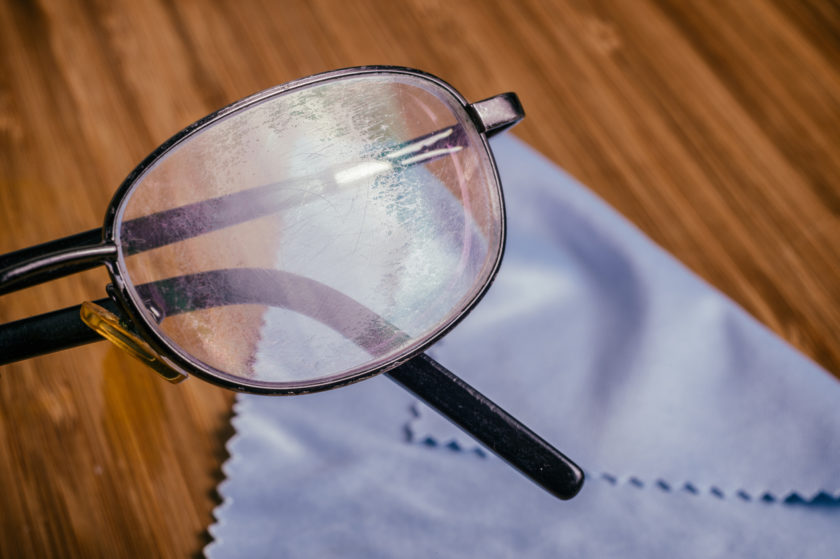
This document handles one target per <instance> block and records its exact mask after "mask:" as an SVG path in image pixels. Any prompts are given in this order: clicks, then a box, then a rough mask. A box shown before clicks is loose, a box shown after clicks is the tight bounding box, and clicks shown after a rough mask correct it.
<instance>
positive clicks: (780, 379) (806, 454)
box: [205, 135, 840, 559]
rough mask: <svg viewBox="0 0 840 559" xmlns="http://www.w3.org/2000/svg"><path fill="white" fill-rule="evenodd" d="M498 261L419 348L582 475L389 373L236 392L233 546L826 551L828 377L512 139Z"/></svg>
mask: <svg viewBox="0 0 840 559" xmlns="http://www.w3.org/2000/svg"><path fill="white" fill-rule="evenodd" d="M493 149H494V153H495V154H496V158H497V162H498V164H499V170H500V173H501V177H502V183H503V185H504V188H505V199H506V202H507V215H508V244H507V250H506V254H505V260H504V262H503V264H502V269H501V271H500V273H499V276H498V278H497V280H496V282H495V283H494V285H493V287H492V288H491V289H490V291H489V293H488V294H487V296H486V297H485V298H484V300H483V301H482V302H481V303H480V304H479V305H478V307H477V308H476V310H474V311H473V313H472V314H471V315H470V316H468V317H467V318H466V319H465V320H464V322H463V323H462V324H461V325H459V326H458V327H457V328H455V330H453V331H452V332H451V333H450V334H449V335H447V336H446V338H444V339H443V340H442V341H441V342H438V343H437V344H436V345H435V346H434V347H433V348H432V350H430V352H429V353H430V354H431V355H432V356H433V357H434V358H435V359H437V360H439V361H440V362H441V363H442V364H443V365H445V366H446V367H448V368H449V369H451V370H452V371H453V372H455V373H456V374H457V375H459V376H461V377H462V378H464V379H465V380H466V381H467V382H469V383H470V384H472V385H473V386H475V387H476V388H478V389H479V390H481V391H482V392H483V393H484V394H485V395H487V396H488V397H490V398H491V399H493V400H494V401H495V402H496V403H498V404H499V405H500V406H502V407H503V408H505V409H507V410H508V411H509V412H511V413H512V414H513V415H514V416H516V417H517V418H519V419H520V420H522V421H523V422H524V423H525V424H526V425H528V426H529V427H531V428H532V429H533V430H535V431H536V432H537V433H539V434H540V435H541V436H542V437H543V438H545V439H547V440H548V441H549V442H551V443H552V444H554V445H555V446H557V447H558V448H559V449H561V450H562V451H564V452H565V453H566V454H568V455H569V456H570V457H571V458H572V459H574V460H575V461H576V462H578V463H579V464H580V465H581V466H582V467H583V468H584V470H585V471H586V473H587V476H588V477H587V482H586V484H585V485H584V488H583V490H582V491H581V493H580V495H579V496H578V497H576V498H575V499H573V500H572V501H569V502H562V501H559V500H557V499H555V498H554V497H552V496H550V495H548V494H547V493H545V492H544V491H543V490H541V489H540V488H539V487H537V486H536V485H534V484H532V483H531V482H530V481H528V480H527V479H526V478H524V477H523V476H521V475H520V474H518V473H517V472H516V471H515V470H513V469H511V468H510V467H508V466H507V465H506V464H504V462H502V461H501V460H500V459H498V458H497V457H495V456H494V455H492V454H490V453H489V452H487V451H485V450H483V449H482V448H481V447H479V446H478V445H476V443H474V442H473V441H472V440H471V439H470V438H469V437H468V436H466V435H464V434H463V433H461V432H460V431H459V430H458V429H457V428H455V427H453V426H452V425H451V424H449V423H448V422H447V421H446V420H445V419H443V418H441V417H440V416H438V415H437V414H436V412H434V411H432V410H431V409H429V408H427V407H426V406H425V405H424V404H421V403H420V402H418V401H417V400H416V399H415V398H413V397H412V396H411V395H410V394H409V393H407V392H405V391H404V390H403V389H402V388H400V387H399V386H397V385H396V384H395V383H393V382H391V381H390V380H389V379H387V378H385V377H377V378H374V379H371V380H368V381H365V382H362V383H360V384H357V385H353V386H350V387H346V388H342V389H339V390H334V391H331V392H327V393H321V394H315V395H308V396H300V397H293V398H269V397H258V396H240V397H239V398H238V400H237V404H236V417H235V419H234V425H235V427H236V431H237V433H236V435H235V436H234V437H233V438H232V439H231V441H230V442H229V444H228V449H229V451H230V454H231V457H230V459H229V460H228V461H227V462H226V464H225V465H224V471H225V473H226V474H227V480H226V481H224V482H223V483H222V484H221V486H220V488H219V492H220V494H221V496H222V497H223V499H224V502H223V504H222V505H221V506H219V507H218V508H217V510H216V518H217V522H216V524H214V525H213V526H212V527H211V528H210V532H211V534H212V535H213V537H214V538H215V541H214V542H213V543H211V544H210V545H208V547H207V548H206V550H205V551H206V553H207V555H208V556H209V557H211V558H212V559H221V558H225V557H333V556H335V557H364V558H371V557H424V558H425V557H479V556H481V557H557V556H572V557H578V556H585V557H627V556H639V557H674V556H678V557H716V556H726V557H833V556H836V554H837V553H838V549H840V383H838V381H837V380H836V379H834V378H833V377H831V376H830V375H829V374H828V373H826V372H825V371H823V370H821V369H820V368H819V367H817V366H816V365H815V364H814V363H812V362H811V361H810V360H808V359H807V358H805V357H804V356H802V355H801V354H799V353H797V352H796V351H795V350H793V349H792V348H790V347H789V346H788V345H787V344H786V343H785V342H784V341H782V340H780V339H779V338H777V337H776V336H774V335H773V334H772V333H771V332H769V331H768V330H767V329H766V328H764V327H763V326H762V325H761V324H759V323H757V322H756V321H755V320H754V319H752V318H751V317H750V316H748V315H747V314H746V313H745V312H744V311H742V310H741V309H740V308H738V307H737V306H736V305H735V304H734V303H732V302H731V301H730V300H728V299H727V298H726V297H724V296H723V295H721V294H720V293H718V292H717V291H715V290H714V289H712V288H711V287H709V286H708V285H707V284H705V283H704V282H703V281H701V280H700V279H698V278H697V277H696V276H694V275H693V274H691V273H690V272H689V271H687V270H686V269H685V268H684V267H683V266H682V265H681V264H680V263H678V262H677V261H676V260H674V259H673V258H672V257H670V256H669V255H668V254H666V253H665V252H663V251H662V250H661V249H659V248H658V247H657V246H656V245H654V244H653V243H652V242H651V241H650V240H649V239H647V238H645V237H644V236H643V235H642V234H641V233H640V232H639V231H638V230H637V229H635V228H634V227H633V226H632V225H631V224H629V223H628V222H627V221H626V220H624V219H623V218H622V217H621V216H620V215H618V214H617V213H616V212H615V211H613V210H612V209H610V208H609V207H608V206H607V205H606V204H604V202H603V201H601V200H600V199H598V198H597V197H595V196H594V195H593V194H592V193H590V192H589V191H588V190H586V189H585V188H583V187H581V186H580V185H579V184H578V183H576V182H575V181H574V180H573V179H571V178H570V177H569V176H568V175H566V174H565V173H564V172H563V171H562V170H560V169H559V168H557V167H556V166H554V165H553V164H551V163H550V162H549V161H547V160H545V159H544V158H543V157H542V156H541V155H540V154H538V153H537V152H535V151H534V150H533V149H531V148H529V147H528V146H527V145H525V144H523V143H522V142H520V141H518V140H516V139H515V138H513V137H512V136H509V135H508V136H502V137H500V138H499V139H497V140H494V142H493Z"/></svg>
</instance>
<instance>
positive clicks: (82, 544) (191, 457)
mask: <svg viewBox="0 0 840 559" xmlns="http://www.w3.org/2000/svg"><path fill="white" fill-rule="evenodd" d="M362 64H396V65H405V66H412V67H416V68H420V69H423V70H426V71H428V72H431V73H434V74H437V75H439V76H441V77H442V78H444V79H445V80H447V81H449V82H450V83H452V84H453V85H454V86H455V87H457V88H458V89H459V90H461V92H462V93H464V95H465V96H467V97H468V98H469V99H473V100H477V99H481V98H484V97H486V96H489V95H492V94H495V93H498V92H501V91H507V90H515V91H517V92H518V93H519V95H520V97H521V99H522V101H523V104H524V106H525V108H526V111H527V112H528V117H527V118H526V120H525V121H524V122H523V124H521V125H520V126H519V127H517V128H516V129H515V133H516V134H517V135H518V136H519V137H520V138H523V139H524V140H526V141H528V142H529V143H530V144H532V145H533V146H535V147H536V148H537V149H539V150H540V151H542V152H543V153H544V154H546V155H547V156H548V157H550V158H551V159H552V160H554V161H555V162H557V163H558V164H559V165H561V166H562V167H564V168H565V169H567V170H568V171H569V172H571V173H572V174H573V175H574V176H576V177H577V178H578V179H580V180H581V181H582V182H583V183H585V184H586V185H588V186H589V187H590V188H592V190H594V191H595V192H597V193H598V194H599V195H601V196H602V197H603V198H604V199H606V200H607V201H608V202H609V203H610V204H612V205H613V206H614V207H616V208H617V209H618V210H619V211H621V212H622V213H623V214H624V215H626V216H627V217H628V218H629V219H630V220H632V221H633V222H634V223H636V224H637V225H638V226H639V227H640V228H641V229H643V230H644V231H645V232H646V233H647V234H648V235H650V236H651V237H652V238H653V240H654V241H656V242H657V243H659V244H660V245H662V246H663V247H664V248H666V249H667V250H668V251H670V252H671V253H673V254H674V255H675V256H676V257H677V258H679V259H680V260H682V261H683V262H684V263H686V264H687V265H688V266H689V267H691V269H693V270H694V271H695V272H696V273H698V274H699V275H700V276H702V277H704V278H705V279H707V280H708V281H709V282H710V283H712V284H713V285H715V286H716V287H717V288H719V289H720V290H722V291H723V292H724V293H726V294H727V295H729V296H730V297H732V298H733V299H734V300H735V301H737V302H738V303H740V304H741V305H743V306H744V307H745V308H746V309H747V310H748V311H749V312H750V313H752V314H753V315H754V316H756V317H757V318H758V319H759V320H761V321H762V322H764V323H765V324H766V325H768V326H769V327H770V328H772V329H773V330H775V331H776V332H777V333H778V334H779V335H781V336H782V337H783V338H785V339H787V340H788V341H789V342H790V343H792V344H793V345H794V346H796V347H797V348H799V349H800V350H802V351H803V352H804V353H806V354H807V355H809V356H811V357H812V358H813V359H815V360H816V361H817V362H819V363H820V364H822V365H823V366H824V367H825V368H827V369H828V370H829V371H830V372H832V373H833V374H835V375H838V374H840V342H839V341H838V340H840V242H838V241H839V240H840V219H839V218H838V214H840V7H838V4H836V3H833V2H828V1H826V2H816V1H814V2H808V1H802V2H788V1H786V0H779V1H778V2H774V1H769V0H768V1H757V0H739V1H737V2H735V1H733V2H724V1H715V2H707V1H700V0H698V1H696V2H684V1H683V0H671V1H665V0H663V1H653V0H626V1H618V0H616V1H611V2H597V1H593V2H587V1H580V2H577V1H556V2H549V1H539V0H528V1H521V0H518V1H516V2H513V1H509V0H498V1H494V2H489V1H488V2H484V1H480V0H474V1H459V0H449V1H438V0H414V1H387V0H383V1H380V2H355V1H350V0H337V1H326V0H317V1H300V2H279V1H273V0H272V1H269V0H265V1H262V2H260V1H250V0H249V1H243V2H204V1H197V0H185V1H182V2H168V1H166V0H138V1H130V2H129V1H125V2H106V1H104V0H87V1H83V2H75V1H62V0H53V1H48V0H40V1H32V2H26V1H14V0H0V144H1V145H2V147H1V148H0V253H4V252H7V251H11V250H14V249H17V248H22V247H26V246H29V245H32V244H36V243H39V242H43V241H47V240H50V239H53V238H57V237H59V236H64V235H69V234H72V233H76V232H79V231H82V230H86V229H89V228H91V227H95V226H97V225H99V224H100V223H101V222H102V220H103V217H104V209H105V207H106V204H107V203H108V202H109V200H110V197H111V195H112V193H113V191H114V190H115V189H116V187H117V185H118V184H119V183H120V182H121V180H122V179H123V178H124V177H125V175H126V174H127V173H128V172H129V171H130V170H131V169H132V168H133V167H134V166H135V165H136V164H137V163H138V162H139V161H140V159H141V158H143V157H144V156H145V155H146V154H147V153H149V152H150V151H151V150H152V149H154V148H155V147H156V146H157V145H158V144H159V143H160V142H162V141H163V140H165V139H166V138H167V137H168V136H169V135H171V134H172V133H174V132H176V131H177V130H179V129H180V128H182V127H184V126H185V125H187V124H188V123H190V122H192V121H194V120H196V119H198V118H199V117H201V116H203V115H205V114H206V113H209V112H211V111H213V110H215V109H217V108H219V107H221V106H223V105H225V104H227V103H229V102H231V101H234V100H236V99H238V98H241V97H243V96H246V95H248V94H250V93H253V92H256V91H258V90H260V89H264V88H266V87H269V86H272V85H275V84H278V83H282V82H285V81H288V80H291V79H295V78H298V77H301V76H304V75H308V74H311V73H315V72H319V71H323V70H327V69H333V68H338V67H344V66H353V65H362ZM106 283H107V277H106V274H105V272H104V270H93V271H90V272H86V273H84V274H80V275H77V276H74V277H70V278H65V279H62V280H60V281H56V282H52V283H50V284H47V285H43V286H39V287H35V288H31V289H28V290H26V291H23V292H18V293H15V294H12V295H7V296H3V297H0V321H7V320H12V319H17V318H21V317H24V316H27V315H31V314H35V313H39V312H46V311H49V310H53V309H56V308H61V307H64V306H68V305H72V304H77V303H79V302H80V301H82V300H83V299H91V298H97V297H101V296H102V295H103V293H104V291H103V288H104V285H105V284H106ZM231 402H232V395H231V394H230V393H227V392H225V391H223V390H221V389H217V388H215V387H212V386H209V385H206V384H202V383H201V382H199V381H196V380H191V381H188V382H186V383H185V384H183V385H180V386H171V385H169V384H167V383H165V382H163V381H162V380H160V379H158V378H156V377H155V376H153V375H152V374H150V373H149V372H148V371H147V370H145V369H144V368H143V367H142V366H141V365H139V364H137V363H136V362H134V361H133V360H132V359H131V358H130V357H128V356H126V355H124V354H121V353H119V352H118V351H117V350H115V349H112V348H111V347H109V345H108V344H105V343H100V344H94V345H92V346H88V347H84V348H78V349H74V350H70V351H65V352H61V353H59V354H53V355H49V356H44V357H41V358H37V359H32V360H29V361H26V362H21V363H17V364H14V365H10V366H6V367H3V368H0V494H2V495H3V497H2V504H0V557H10V558H11V557H47V556H61V557H68V556H84V557H129V556H130V557H135V556H136V557H156V556H173V557H183V556H191V555H196V554H198V553H200V549H201V547H202V546H203V545H204V544H205V543H206V542H207V541H208V536H207V534H206V531H205V530H206V527H207V525H208V524H209V523H210V522H211V520H212V516H211V511H212V508H213V506H214V505H215V504H216V502H217V501H216V496H215V493H214V490H215V486H216V484H217V482H218V481H219V480H220V479H221V478H222V474H221V471H220V465H221V463H222V461H223V460H224V458H225V451H224V442H225V440H226V439H227V437H228V436H229V435H230V434H231V428H230V426H229V418H230V414H231V411H230V406H231ZM772 411H773V410H768V413H772Z"/></svg>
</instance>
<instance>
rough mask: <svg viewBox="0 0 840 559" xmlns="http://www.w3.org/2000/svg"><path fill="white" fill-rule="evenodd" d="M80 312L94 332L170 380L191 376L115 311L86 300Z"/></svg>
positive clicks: (178, 380) (174, 381)
mask: <svg viewBox="0 0 840 559" xmlns="http://www.w3.org/2000/svg"><path fill="white" fill-rule="evenodd" d="M79 314H80V315H81V318H82V322H84V323H85V324H87V325H88V327H90V328H91V329H92V330H93V331H94V332H96V333H97V334H99V335H100V336H102V337H103V338H105V339H106V340H108V341H110V342H111V343H113V344H114V345H115V346H117V347H118V348H120V349H122V350H123V351H125V352H127V353H128V354H129V355H131V356H132V357H135V358H136V359H139V360H140V361H142V362H143V363H145V364H146V365H148V366H149V367H151V368H152V369H153V370H154V371H155V372H156V373H157V374H159V375H160V376H162V377H163V378H165V379H166V380H168V381H169V382H171V383H173V384H177V383H179V382H181V381H183V380H186V378H187V377H188V376H189V375H187V374H186V373H185V372H183V371H181V370H180V369H179V368H178V367H177V366H175V365H174V364H173V363H171V362H170V361H169V360H168V359H166V358H164V357H163V356H161V355H158V354H157V352H155V350H153V349H152V348H151V347H150V346H149V344H147V343H146V342H145V341H144V340H143V339H142V338H140V337H139V336H138V335H137V334H135V333H134V332H132V331H131V330H129V329H128V328H126V327H125V326H124V325H123V324H122V323H121V322H120V319H119V318H118V317H117V315H115V314H114V313H112V312H110V311H108V310H106V309H103V308H102V307H100V306H99V305H97V304H96V303H91V302H90V301H85V302H84V303H82V308H81V311H80V312H79Z"/></svg>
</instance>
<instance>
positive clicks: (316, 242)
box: [117, 74, 503, 383]
mask: <svg viewBox="0 0 840 559" xmlns="http://www.w3.org/2000/svg"><path fill="white" fill-rule="evenodd" d="M502 212H503V210H502V201H501V195H500V190H499V187H498V184H497V180H496V177H495V173H494V171H493V167H492V164H491V161H490V158H489V155H488V153H487V151H486V148H485V147H484V144H483V141H482V139H481V138H480V136H479V135H478V133H477V132H476V130H475V129H474V127H473V125H472V123H471V120H470V118H469V116H468V115H467V114H466V112H465V110H464V108H463V107H462V105H461V103H460V102H459V101H458V100H457V99H456V98H455V97H454V96H452V94H450V93H449V92H448V91H447V90H445V89H443V88H442V87H440V86H438V85H437V84H435V83H434V82H431V81H429V80H425V79H423V78H420V77H417V76H410V75H402V74H369V75H360V76H357V77H350V78H343V79H333V80H328V81H324V82H316V83H314V84H311V85H308V86H305V87H301V88H296V89H292V90H290V91H286V92H281V93H278V94H275V95H273V96H271V97H269V98H267V99H264V100H262V101H260V102H258V103H255V104H252V105H249V106H246V107H244V108H240V109H239V110H237V111H235V112H233V113H231V114H229V115H227V116H225V117H223V118H221V119H220V120H218V121H215V122H213V123H212V124H210V125H208V126H206V127H204V128H201V129H200V130H199V131H198V132H196V133H194V134H192V135H189V136H187V137H186V138H185V139H184V140H183V141H181V142H180V143H178V144H176V145H175V146H174V147H173V148H172V149H170V150H169V151H168V152H167V153H165V154H164V155H163V156H162V157H161V158H159V159H157V160H156V161H155V163H154V164H153V165H152V166H150V167H149V168H147V169H146V170H145V171H144V172H143V174H142V175H141V176H140V177H139V178H138V179H137V180H136V182H135V183H134V185H133V187H132V189H131V190H130V191H129V194H128V197H127V199H126V200H125V202H124V203H123V205H122V206H121V210H120V214H119V215H118V222H117V241H118V244H119V246H120V254H121V264H120V266H121V267H122V271H123V274H124V275H125V278H126V280H127V283H128V287H129V293H130V294H131V296H132V297H133V298H134V299H135V302H136V303H137V304H138V306H140V307H141V310H142V311H143V312H145V313H146V317H147V320H148V321H149V322H150V323H152V324H157V323H159V324H158V325H157V326H156V327H157V328H158V332H159V334H161V335H162V336H164V337H165V338H166V339H167V340H168V341H169V342H170V343H171V344H172V345H173V346H174V347H176V348H177V349H178V350H179V351H181V352H182V353H183V354H185V355H189V356H191V357H192V358H193V359H196V360H198V361H200V362H201V363H204V364H206V365H209V366H211V367H213V368H215V369H217V370H219V371H221V372H223V373H225V374H228V375H231V376H234V377H237V378H241V379H251V380H256V381H261V382H269V383H295V382H301V381H304V382H305V381H313V380H322V379H341V378H345V377H348V376H352V375H355V374H357V373H359V372H361V371H365V370H370V369H372V368H375V367H377V366H379V365H381V364H384V363H387V362H390V361H391V360H393V359H394V358H398V357H399V356H401V355H406V354H407V353H409V352H411V351H413V350H414V349H416V348H418V347H420V346H421V345H422V344H423V343H424V342H426V341H428V340H429V339H430V338H431V337H433V336H434V335H436V334H437V333H439V332H440V331H442V330H443V329H445V328H446V327H447V326H448V325H450V324H451V323H452V322H453V321H454V320H456V318H457V317H458V315H460V314H461V313H462V312H463V310H464V308H465V306H467V305H468V304H469V303H470V302H471V301H473V300H474V299H475V297H476V296H477V295H478V294H479V293H480V292H481V290H482V289H483V288H484V286H485V285H486V283H487V282H488V281H489V279H490V278H491V277H492V274H493V273H494V270H495V267H496V266H497V262H498V258H499V256H500V251H501V245H502V237H503V215H502Z"/></svg>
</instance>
